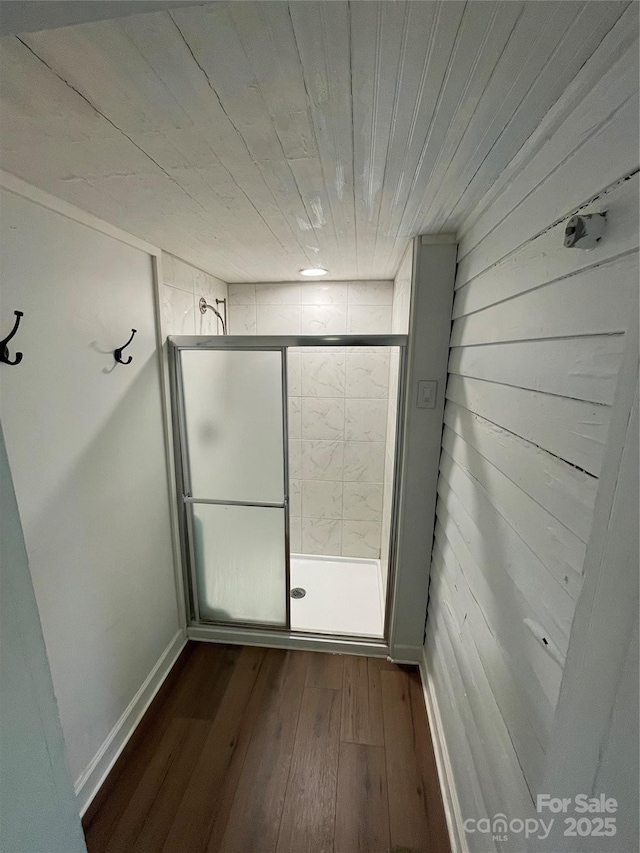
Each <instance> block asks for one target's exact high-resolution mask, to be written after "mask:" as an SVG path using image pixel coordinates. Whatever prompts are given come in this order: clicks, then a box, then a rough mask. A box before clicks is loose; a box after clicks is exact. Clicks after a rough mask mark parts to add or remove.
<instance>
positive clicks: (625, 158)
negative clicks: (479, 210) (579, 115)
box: [460, 95, 638, 278]
mask: <svg viewBox="0 0 640 853" xmlns="http://www.w3.org/2000/svg"><path fill="white" fill-rule="evenodd" d="M603 96H604V95H603ZM637 128H638V99H637V98H634V97H630V98H628V99H627V100H626V101H625V102H624V104H622V106H620V107H619V109H618V110H616V112H615V113H614V114H613V115H612V116H611V117H610V118H609V119H608V120H607V121H606V122H604V123H603V124H602V125H601V126H600V127H598V128H597V130H596V132H595V133H594V134H593V135H592V136H590V137H589V138H588V140H587V141H586V142H583V143H582V145H581V147H580V148H578V149H577V150H576V151H575V152H574V153H573V154H572V155H571V156H570V157H568V158H567V160H566V162H564V163H563V164H562V165H561V166H559V167H558V168H557V169H554V170H553V171H552V172H551V173H550V174H549V176H548V177H547V178H546V180H544V182H542V183H540V184H538V186H537V187H536V188H535V189H534V190H533V191H531V192H530V193H529V194H528V195H526V197H525V198H524V199H523V200H522V201H521V202H520V203H519V204H518V205H517V206H516V207H515V208H514V209H513V210H512V211H510V213H509V215H508V217H506V218H505V219H503V220H501V221H500V227H497V224H496V227H494V228H493V230H491V231H489V233H488V234H487V235H486V237H483V238H482V240H480V242H479V243H478V244H477V245H475V246H473V249H474V251H473V254H471V253H469V252H465V248H466V247H465V242H464V238H463V242H462V244H461V246H462V251H463V253H464V254H462V255H461V261H460V266H461V267H462V269H463V273H462V274H463V275H464V276H465V278H466V277H468V278H472V277H473V276H474V275H477V274H478V273H480V272H482V271H483V270H485V269H486V268H487V267H489V266H491V264H493V263H495V262H496V261H498V260H501V259H502V258H503V257H504V256H505V255H507V254H509V252H513V251H514V250H515V249H517V248H518V247H519V246H521V245H523V243H526V242H528V239H531V236H535V235H537V234H540V233H542V231H544V230H545V228H548V227H549V226H550V225H553V224H555V223H556V222H557V221H558V220H560V219H562V218H563V217H566V215H567V213H569V214H570V213H571V212H572V211H573V210H577V209H579V208H580V207H581V206H582V205H584V204H586V203H587V202H589V201H590V200H591V199H592V198H593V196H595V195H597V194H598V193H601V192H603V191H604V190H606V189H607V187H610V186H612V185H613V184H615V183H616V181H618V180H620V179H621V178H622V177H623V176H625V175H630V174H632V173H633V172H634V171H636V170H637V168H638V156H637V151H634V150H633V147H632V146H630V145H629V139H630V137H632V136H633V134H634V133H635V132H636V131H637ZM585 175H591V176H594V177H595V176H597V180H594V181H592V182H590V184H589V187H588V189H587V188H586V187H585V181H584V176H585ZM482 227H483V224H482V220H480V222H479V223H478V225H476V230H481V228H482ZM527 235H530V236H529V237H527ZM474 239H475V237H474V235H473V234H470V235H469V236H468V237H467V244H472V243H473V240H474Z"/></svg>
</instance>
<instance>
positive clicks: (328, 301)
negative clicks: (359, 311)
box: [300, 281, 349, 305]
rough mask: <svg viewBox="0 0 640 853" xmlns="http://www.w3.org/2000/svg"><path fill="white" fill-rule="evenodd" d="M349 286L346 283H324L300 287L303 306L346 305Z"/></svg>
mask: <svg viewBox="0 0 640 853" xmlns="http://www.w3.org/2000/svg"><path fill="white" fill-rule="evenodd" d="M348 287H349V286H348V284H347V283H346V282H345V281H323V282H322V284H320V282H318V283H313V284H312V283H311V282H309V284H302V285H301V286H300V299H301V302H302V304H303V305H346V304H347V293H348Z"/></svg>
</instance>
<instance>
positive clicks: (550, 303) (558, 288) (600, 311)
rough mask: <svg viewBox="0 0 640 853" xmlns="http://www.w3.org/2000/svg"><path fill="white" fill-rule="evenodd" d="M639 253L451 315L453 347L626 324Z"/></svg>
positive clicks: (591, 331)
mask: <svg viewBox="0 0 640 853" xmlns="http://www.w3.org/2000/svg"><path fill="white" fill-rule="evenodd" d="M637 280H638V255H637V253H636V252H632V253H630V254H627V255H624V256H623V257H621V258H617V259H615V260H613V261H610V262H609V263H606V264H603V265H602V266H597V267H592V268H591V269H588V270H584V271H583V272H581V273H579V274H576V275H571V276H568V277H567V278H563V279H561V280H560V281H555V282H552V283H550V284H546V285H542V286H541V287H538V288H536V289H534V290H529V291H527V292H526V293H523V294H521V295H519V296H518V298H517V299H516V298H512V299H507V300H505V301H504V302H500V303H499V304H497V305H491V306H489V307H488V308H484V309H482V310H481V311H476V312H475V313H473V314H468V315H466V316H465V317H459V318H458V319H457V320H454V323H453V329H452V332H451V345H452V346H469V345H471V344H485V343H494V342H497V341H515V340H531V339H533V338H560V337H573V336H575V335H594V334H595V335H597V334H615V333H616V332H622V331H624V329H625V328H626V319H627V318H626V310H627V305H628V303H629V297H630V296H631V294H632V293H633V289H634V287H635V284H636V283H637Z"/></svg>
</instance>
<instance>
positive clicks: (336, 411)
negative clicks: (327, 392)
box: [300, 397, 345, 439]
mask: <svg viewBox="0 0 640 853" xmlns="http://www.w3.org/2000/svg"><path fill="white" fill-rule="evenodd" d="M301 401H302V417H301V425H302V432H301V436H300V437H301V438H311V439H315V438H322V439H343V438H344V404H345V401H344V399H343V398H342V397H302V398H301Z"/></svg>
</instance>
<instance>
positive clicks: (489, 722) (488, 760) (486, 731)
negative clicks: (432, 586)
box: [433, 607, 529, 849]
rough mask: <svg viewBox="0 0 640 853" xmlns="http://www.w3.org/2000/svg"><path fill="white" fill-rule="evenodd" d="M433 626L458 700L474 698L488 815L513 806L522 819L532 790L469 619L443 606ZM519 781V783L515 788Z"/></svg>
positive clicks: (475, 739)
mask: <svg viewBox="0 0 640 853" xmlns="http://www.w3.org/2000/svg"><path fill="white" fill-rule="evenodd" d="M434 623H435V624H434V625H433V628H434V630H435V631H437V633H438V636H439V638H440V639H441V640H442V641H443V643H442V645H443V649H444V660H445V664H446V665H447V666H448V669H449V672H450V676H451V681H452V683H453V685H454V686H455V690H456V696H459V695H460V694H461V692H462V694H463V695H466V696H468V697H469V701H468V704H467V703H465V704H464V705H463V706H462V715H463V717H464V718H465V724H466V726H468V727H469V728H468V730H469V732H470V735H469V744H470V747H471V752H472V754H473V757H474V764H475V767H476V771H477V772H478V777H479V779H480V782H481V786H482V793H483V797H484V800H485V803H486V804H487V811H488V812H489V814H490V815H495V814H498V813H500V812H502V813H504V811H505V810H506V809H505V807H507V808H509V806H511V809H512V810H513V813H514V814H520V813H521V811H522V809H523V807H524V805H525V804H526V803H527V800H528V798H529V791H528V788H527V784H526V780H525V777H524V775H523V773H522V767H521V765H520V762H519V758H518V755H517V752H516V750H515V748H514V745H513V743H512V741H511V737H510V734H509V730H508V728H507V725H506V723H505V721H504V718H503V716H502V714H501V713H500V710H499V708H498V705H497V703H496V699H495V696H494V694H493V692H492V690H491V688H490V686H489V682H488V679H487V675H486V673H485V671H484V668H483V666H482V663H481V661H480V658H479V655H478V650H477V647H476V643H475V638H474V636H473V633H472V631H471V630H470V627H469V624H468V620H465V621H464V622H463V621H462V620H461V621H460V622H458V621H457V620H456V616H455V615H454V613H453V611H452V610H450V609H449V608H447V607H442V608H439V609H438V611H437V617H436V619H434ZM456 682H457V686H456ZM515 779H518V781H517V782H515V783H514V780H515ZM516 809H517V811H516ZM480 849H483V848H480ZM485 849H486V848H485Z"/></svg>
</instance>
